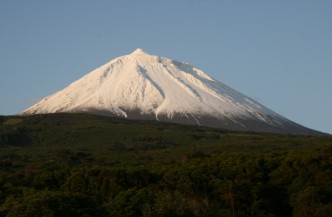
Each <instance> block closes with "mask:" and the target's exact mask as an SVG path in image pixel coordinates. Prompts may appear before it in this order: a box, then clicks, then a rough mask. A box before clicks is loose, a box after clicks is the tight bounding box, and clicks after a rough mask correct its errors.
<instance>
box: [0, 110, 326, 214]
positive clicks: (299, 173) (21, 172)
mask: <svg viewBox="0 0 332 217" xmlns="http://www.w3.org/2000/svg"><path fill="white" fill-rule="evenodd" d="M331 168H332V137H328V136H325V137H324V136H320V137H319V136H316V137H313V136H290V135H289V136H288V135H275V134H260V133H249V132H248V133H237V132H229V131H222V130H218V129H211V128H204V127H194V126H184V125H176V124H166V123H159V122H153V121H129V120H125V119H117V118H109V117H102V116H93V115H86V114H50V115H35V116H26V117H20V116H10V117H4V116H0V216H9V217H10V216H122V217H123V216H271V217H272V216H283V217H284V216H332V169H331Z"/></svg>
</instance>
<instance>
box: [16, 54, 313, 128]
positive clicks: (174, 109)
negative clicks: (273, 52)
mask: <svg viewBox="0 0 332 217" xmlns="http://www.w3.org/2000/svg"><path fill="white" fill-rule="evenodd" d="M58 112H75V113H78V112H87V113H94V114H102V115H108V116H118V117H124V118H129V119H155V120H159V121H167V122H175V123H184V124H197V125H203V126H211V127H218V128H225V129H230V130H240V131H261V132H274V133H292V134H315V133H316V132H315V131H312V130H310V129H307V128H305V127H302V126H300V125H298V124H296V123H294V122H291V121H289V120H287V119H286V118H284V117H282V116H280V115H278V114H277V113H275V112H273V111H271V110H270V109H268V108H266V107H264V106H263V105H261V104H259V103H258V102H256V101H255V100H253V99H251V98H249V97H247V96H245V95H243V94H241V93H239V92H237V91H236V90H234V89H232V88H230V87H228V86H226V85H225V84H223V83H221V82H219V81H217V80H215V79H213V78H211V77H210V76H209V75H207V74H205V73H204V72H203V71H201V70H199V69H197V68H195V67H193V66H191V65H189V64H186V63H182V62H178V61H174V60H171V59H168V58H164V57H159V56H154V55H150V54H148V53H146V52H144V51H143V50H142V49H137V50H135V51H134V52H133V53H131V54H129V55H125V56H122V57H119V58H116V59H114V60H112V61H110V62H108V63H106V64H105V65H103V66H101V67H99V68H97V69H96V70H94V71H92V72H90V73H89V74H87V75H86V76H84V77H83V78H81V79H79V80H77V81H75V82H74V83H72V84H71V85H69V86H68V87H66V88H65V89H63V90H61V91H59V92H57V93H55V94H53V95H51V96H48V97H46V98H44V99H42V100H41V101H40V102H38V103H37V104H35V105H34V106H32V107H31V108H28V109H27V110H25V111H23V112H22V114H23V115H30V114H40V113H58Z"/></svg>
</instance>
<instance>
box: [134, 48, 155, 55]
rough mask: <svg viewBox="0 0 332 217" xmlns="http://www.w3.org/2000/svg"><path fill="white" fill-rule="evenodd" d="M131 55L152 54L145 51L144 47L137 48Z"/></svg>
mask: <svg viewBox="0 0 332 217" xmlns="http://www.w3.org/2000/svg"><path fill="white" fill-rule="evenodd" d="M130 55H150V54H148V53H147V52H145V51H144V50H143V49H142V48H137V49H136V50H135V51H134V52H132V53H131V54H130Z"/></svg>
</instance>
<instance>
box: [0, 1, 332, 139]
mask: <svg viewBox="0 0 332 217" xmlns="http://www.w3.org/2000/svg"><path fill="white" fill-rule="evenodd" d="M331 11H332V1H331V0H325V1H324V0H278V1H273V0H250V1H248V0H242V1H241V0H204V1H203V0H196V1H195V0H164V1H159V0H119V1H117V0H107V1H106V0H105V1H102V0H95V1H94V0H56V1H51V0H29V1H25V0H21V1H18V0H1V1H0V114H2V115H10V114H15V113H18V112H20V111H22V110H24V109H26V108H27V107H29V106H30V105H32V104H34V103H35V102H36V101H38V100H39V99H41V98H43V97H45V96H47V95H49V94H52V93H54V92H56V91H58V90H60V89H62V88H64V87H66V86H67V85H68V84H70V83H71V82H73V81H74V80H77V79H79V78H80V77H82V76H83V75H85V74H86V73H88V72H90V71H92V70H93V69H95V68H96V67H98V66H100V65H102V64H104V63H106V62H108V61H109V60H111V59H113V58H115V57H118V56H121V55H124V54H128V53H131V52H132V51H134V50H135V49H136V48H138V47H140V48H142V49H144V50H145V51H147V52H149V53H152V54H155V55H160V56H165V57H168V58H171V59H176V60H179V61H184V62H187V63H190V64H191V65H194V66H196V67H198V68H200V69H202V70H203V71H205V72H206V73H208V74H209V75H211V76H212V77H214V78H216V79H217V80H219V81H221V82H223V83H225V84H227V85H229V86H231V87H232V88H234V89H236V90H238V91H240V92H242V93H244V94H246V95H248V96H250V97H252V98H254V99H256V100H257V101H259V102H260V103H262V104H264V105H265V106H267V107H269V108H270V109H272V110H274V111H275V112H277V113H279V114H281V115H283V116H285V117H287V118H289V119H291V120H293V121H295V122H297V123H300V124H302V125H304V126H307V127H310V128H313V129H316V130H320V131H324V132H328V133H332V113H331V112H332V12H331Z"/></svg>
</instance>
